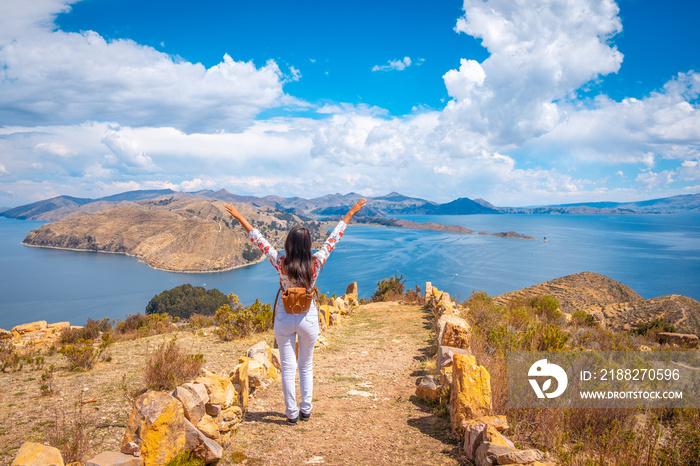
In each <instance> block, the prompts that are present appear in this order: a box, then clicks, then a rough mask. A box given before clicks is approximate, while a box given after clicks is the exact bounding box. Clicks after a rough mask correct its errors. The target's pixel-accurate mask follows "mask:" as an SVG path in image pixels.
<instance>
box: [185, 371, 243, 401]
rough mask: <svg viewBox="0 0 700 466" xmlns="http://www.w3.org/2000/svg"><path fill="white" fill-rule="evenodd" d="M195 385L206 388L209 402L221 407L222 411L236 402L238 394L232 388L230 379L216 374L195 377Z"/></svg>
mask: <svg viewBox="0 0 700 466" xmlns="http://www.w3.org/2000/svg"><path fill="white" fill-rule="evenodd" d="M195 382H196V383H201V384H203V385H204V386H205V387H207V393H208V394H209V402H210V403H212V404H217V405H221V407H222V408H223V409H226V408H228V407H229V406H231V405H233V403H234V402H236V401H238V396H237V395H238V394H237V393H236V389H235V388H234V387H233V383H232V382H231V379H229V378H228V377H223V376H220V375H216V374H208V375H206V376H202V377H197V379H196V380H195Z"/></svg>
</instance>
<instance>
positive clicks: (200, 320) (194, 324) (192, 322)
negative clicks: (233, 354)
mask: <svg viewBox="0 0 700 466" xmlns="http://www.w3.org/2000/svg"><path fill="white" fill-rule="evenodd" d="M187 323H188V324H189V327H190V329H191V330H193V331H196V330H199V329H201V328H206V327H211V326H212V325H214V317H213V316H204V315H202V314H192V315H191V316H190V318H189V319H187Z"/></svg>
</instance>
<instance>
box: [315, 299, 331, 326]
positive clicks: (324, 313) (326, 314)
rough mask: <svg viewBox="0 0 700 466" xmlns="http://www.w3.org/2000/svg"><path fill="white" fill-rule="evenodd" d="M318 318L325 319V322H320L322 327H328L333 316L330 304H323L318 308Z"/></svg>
mask: <svg viewBox="0 0 700 466" xmlns="http://www.w3.org/2000/svg"><path fill="white" fill-rule="evenodd" d="M318 318H319V321H321V320H323V322H320V323H321V327H323V328H328V325H329V324H330V318H331V306H329V305H328V304H322V305H321V306H320V307H319V309H318Z"/></svg>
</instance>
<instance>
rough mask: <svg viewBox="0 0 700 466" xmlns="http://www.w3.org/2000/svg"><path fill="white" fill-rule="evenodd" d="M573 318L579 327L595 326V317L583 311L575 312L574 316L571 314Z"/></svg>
mask: <svg viewBox="0 0 700 466" xmlns="http://www.w3.org/2000/svg"><path fill="white" fill-rule="evenodd" d="M571 318H572V319H573V321H574V322H576V323H577V324H578V325H583V326H586V327H592V326H593V325H594V324H595V319H593V316H592V315H590V314H588V313H587V312H584V311H581V310H578V311H575V312H574V313H573V314H571Z"/></svg>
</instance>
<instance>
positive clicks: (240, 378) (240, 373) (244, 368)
mask: <svg viewBox="0 0 700 466" xmlns="http://www.w3.org/2000/svg"><path fill="white" fill-rule="evenodd" d="M248 360H249V358H241V359H239V360H238V365H237V366H236V368H235V369H234V370H233V374H232V375H231V380H232V381H233V383H234V385H235V388H236V391H237V392H238V405H239V406H240V407H241V408H243V409H244V410H245V409H247V408H248V394H249V393H250V383H249V378H248Z"/></svg>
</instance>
